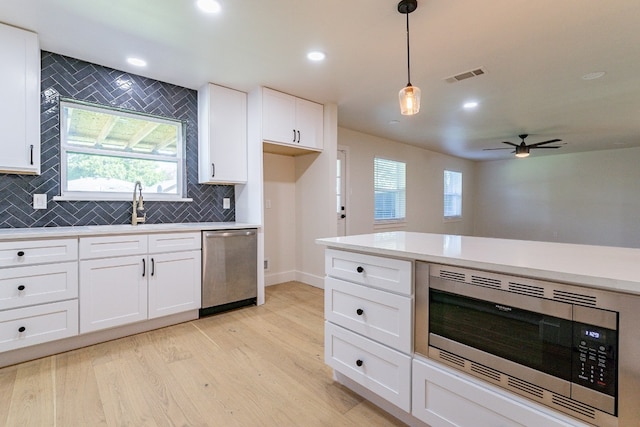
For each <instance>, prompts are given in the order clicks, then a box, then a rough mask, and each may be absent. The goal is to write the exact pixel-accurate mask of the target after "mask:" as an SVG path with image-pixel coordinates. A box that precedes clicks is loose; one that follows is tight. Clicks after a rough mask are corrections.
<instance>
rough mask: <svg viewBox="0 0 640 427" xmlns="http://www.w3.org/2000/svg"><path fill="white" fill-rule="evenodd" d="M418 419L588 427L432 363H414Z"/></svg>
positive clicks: (436, 426) (437, 424)
mask: <svg viewBox="0 0 640 427" xmlns="http://www.w3.org/2000/svg"><path fill="white" fill-rule="evenodd" d="M412 376H413V378H412V405H411V407H412V410H411V413H412V415H413V416H414V417H416V418H418V419H419V420H421V421H424V422H425V423H427V424H429V425H431V426H433V427H468V426H473V427H496V426H505V427H507V426H508V427H517V426H523V427H540V426H544V427H569V426H573V427H578V426H579V427H587V426H588V425H587V424H584V423H582V422H580V421H577V420H572V419H569V418H567V417H562V416H560V417H561V418H560V417H556V416H554V415H552V414H551V413H550V412H546V411H544V410H543V409H542V408H541V407H533V406H531V404H527V403H525V402H524V400H523V399H519V398H517V397H513V395H511V396H506V395H505V394H503V393H500V392H499V391H493V390H492V389H491V388H489V387H487V386H486V385H480V384H478V383H476V382H474V381H472V380H469V379H467V378H466V376H463V375H461V374H460V373H458V372H455V371H452V370H449V369H447V368H446V367H443V366H441V365H439V364H436V363H434V362H431V361H428V360H421V359H416V358H414V359H413V369H412Z"/></svg>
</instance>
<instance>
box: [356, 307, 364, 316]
mask: <svg viewBox="0 0 640 427" xmlns="http://www.w3.org/2000/svg"><path fill="white" fill-rule="evenodd" d="M363 313H364V310H363V309H361V308H359V309H357V310H356V314H357V315H358V316H362V314H363Z"/></svg>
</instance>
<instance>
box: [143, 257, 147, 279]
mask: <svg viewBox="0 0 640 427" xmlns="http://www.w3.org/2000/svg"><path fill="white" fill-rule="evenodd" d="M145 274H147V261H146V260H145V259H144V258H142V277H144V275H145Z"/></svg>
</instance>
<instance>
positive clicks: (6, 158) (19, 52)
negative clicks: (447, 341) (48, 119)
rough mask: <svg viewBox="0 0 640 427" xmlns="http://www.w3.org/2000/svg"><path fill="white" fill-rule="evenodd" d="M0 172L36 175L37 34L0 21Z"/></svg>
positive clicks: (37, 156)
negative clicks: (0, 62) (0, 63)
mask: <svg viewBox="0 0 640 427" xmlns="http://www.w3.org/2000/svg"><path fill="white" fill-rule="evenodd" d="M0 58H1V59H2V66H1V67H0V94H2V100H1V102H0V152H1V153H2V156H0V172H3V173H20V174H31V175H39V174H40V48H39V46H38V36H37V35H36V34H35V33H31V32H29V31H24V30H21V29H18V28H14V27H10V26H8V25H4V24H0Z"/></svg>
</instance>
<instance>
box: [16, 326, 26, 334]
mask: <svg viewBox="0 0 640 427" xmlns="http://www.w3.org/2000/svg"><path fill="white" fill-rule="evenodd" d="M26 330H27V328H25V327H24V326H20V327H19V328H18V332H20V333H22V332H24V331H26Z"/></svg>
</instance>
